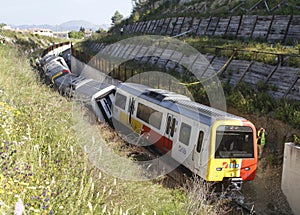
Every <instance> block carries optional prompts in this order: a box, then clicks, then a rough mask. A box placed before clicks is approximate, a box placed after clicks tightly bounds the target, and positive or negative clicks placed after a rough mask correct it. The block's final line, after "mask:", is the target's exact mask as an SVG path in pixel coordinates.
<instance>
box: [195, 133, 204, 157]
mask: <svg viewBox="0 0 300 215" xmlns="http://www.w3.org/2000/svg"><path fill="white" fill-rule="evenodd" d="M203 137H204V132H203V131H199V137H198V143H197V149H196V150H197V152H198V153H200V152H201V148H202V143H203Z"/></svg>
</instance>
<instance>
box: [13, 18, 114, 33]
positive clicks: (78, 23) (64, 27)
mask: <svg viewBox="0 0 300 215" xmlns="http://www.w3.org/2000/svg"><path fill="white" fill-rule="evenodd" d="M13 27H14V28H19V29H30V28H46V29H51V30H53V31H78V30H79V29H80V27H83V28H85V29H92V30H93V31H96V30H98V29H99V28H104V29H108V27H109V26H108V25H105V24H102V25H96V24H93V23H90V22H88V21H85V20H72V21H68V22H64V23H62V24H60V25H47V24H45V25H18V26H13Z"/></svg>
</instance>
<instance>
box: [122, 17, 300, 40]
mask: <svg viewBox="0 0 300 215" xmlns="http://www.w3.org/2000/svg"><path fill="white" fill-rule="evenodd" d="M191 29H194V32H195V34H196V35H198V36H203V35H208V36H225V37H230V38H235V39H236V38H238V39H257V38H259V39H261V40H265V41H268V42H287V43H295V42H297V41H299V38H300V15H273V16H257V15H242V16H231V17H228V18H220V17H209V18H201V19H200V18H193V17H176V18H166V19H160V20H150V21H143V22H137V23H133V24H129V25H127V26H125V33H137V32H140V33H147V34H158V35H169V36H174V35H178V34H180V33H182V32H185V31H188V30H191Z"/></svg>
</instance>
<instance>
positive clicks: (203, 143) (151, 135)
mask: <svg viewBox="0 0 300 215" xmlns="http://www.w3.org/2000/svg"><path fill="white" fill-rule="evenodd" d="M112 117H113V120H114V122H118V123H119V124H121V126H123V127H125V128H127V129H130V130H131V131H134V132H135V133H137V134H138V135H142V136H143V138H144V139H145V140H146V142H147V143H148V144H153V145H154V146H155V147H156V148H158V149H159V150H160V151H161V152H162V153H165V154H168V155H169V156H170V157H172V158H173V159H174V160H176V161H177V162H179V163H181V164H182V165H184V166H185V167H187V168H188V169H189V170H191V171H192V172H193V173H195V174H197V175H199V176H201V177H202V178H204V179H205V180H207V181H223V180H224V179H233V180H240V181H242V180H253V179H254V177H255V171H256V165H257V147H256V130H255V127H254V125H253V124H252V123H251V122H249V121H248V120H246V119H244V118H241V117H238V116H235V115H232V114H228V113H226V112H223V111H220V110H217V109H214V108H211V107H207V106H204V105H201V104H199V103H196V102H193V101H191V100H190V99H189V98H188V97H186V96H182V95H178V94H176V93H173V92H169V91H165V90H158V89H152V88H149V87H147V86H144V85H140V84H133V83H123V84H120V85H118V86H117V88H116V94H115V103H114V105H113V116H112Z"/></svg>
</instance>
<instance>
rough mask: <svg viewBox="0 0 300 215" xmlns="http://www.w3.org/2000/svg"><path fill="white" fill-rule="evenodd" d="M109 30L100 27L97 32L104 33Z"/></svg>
mask: <svg viewBox="0 0 300 215" xmlns="http://www.w3.org/2000/svg"><path fill="white" fill-rule="evenodd" d="M106 32H107V31H106V30H105V29H104V28H101V27H100V28H99V29H98V30H97V31H96V33H98V34H102V33H106Z"/></svg>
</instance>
